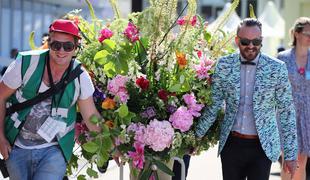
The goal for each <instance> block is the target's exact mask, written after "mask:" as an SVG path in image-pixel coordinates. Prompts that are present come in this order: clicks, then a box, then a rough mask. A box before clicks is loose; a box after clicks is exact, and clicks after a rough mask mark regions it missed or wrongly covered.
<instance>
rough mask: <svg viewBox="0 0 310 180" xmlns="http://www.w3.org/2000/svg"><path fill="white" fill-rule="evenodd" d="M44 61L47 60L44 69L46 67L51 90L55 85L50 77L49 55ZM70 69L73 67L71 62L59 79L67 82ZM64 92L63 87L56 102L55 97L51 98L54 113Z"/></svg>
mask: <svg viewBox="0 0 310 180" xmlns="http://www.w3.org/2000/svg"><path fill="white" fill-rule="evenodd" d="M46 60H47V63H46V67H47V74H48V79H49V84H50V86H51V88H54V87H55V84H54V80H53V76H52V71H51V64H50V58H49V55H47V56H46ZM72 67H73V60H71V61H70V65H69V66H68V68H67V69H66V71H65V72H64V74H63V75H62V77H61V79H64V80H68V77H69V74H70V72H71V70H72ZM64 91H65V87H63V88H62V90H61V92H60V93H61V94H60V96H59V98H58V100H56V97H55V95H53V96H52V105H53V104H55V107H56V112H57V109H58V106H59V104H60V100H61V98H62V96H63V94H64Z"/></svg>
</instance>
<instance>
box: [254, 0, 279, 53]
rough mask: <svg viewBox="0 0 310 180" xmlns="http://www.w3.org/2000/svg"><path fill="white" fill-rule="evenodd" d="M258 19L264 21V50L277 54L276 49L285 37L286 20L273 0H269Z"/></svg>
mask: <svg viewBox="0 0 310 180" xmlns="http://www.w3.org/2000/svg"><path fill="white" fill-rule="evenodd" d="M258 20H259V21H260V22H261V23H262V34H263V37H264V40H263V47H262V51H263V52H266V53H268V54H270V55H276V50H277V48H278V47H279V46H280V45H281V40H282V39H283V38H284V37H285V21H284V19H283V18H282V17H281V15H280V13H279V11H278V9H277V7H276V6H275V4H274V2H273V1H268V3H267V4H266V6H265V8H264V10H263V12H262V14H261V15H260V16H259V17H258Z"/></svg>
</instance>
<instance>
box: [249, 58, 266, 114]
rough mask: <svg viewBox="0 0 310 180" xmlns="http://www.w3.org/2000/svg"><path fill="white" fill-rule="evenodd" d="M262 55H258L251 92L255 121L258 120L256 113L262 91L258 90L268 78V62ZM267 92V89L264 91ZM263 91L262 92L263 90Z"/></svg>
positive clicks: (259, 105)
mask: <svg viewBox="0 0 310 180" xmlns="http://www.w3.org/2000/svg"><path fill="white" fill-rule="evenodd" d="M263 57H264V56H263V55H260V58H259V60H258V64H257V67H256V73H255V83H254V89H253V90H254V92H253V113H254V116H255V120H257V119H258V118H259V114H258V112H259V111H260V109H259V107H262V106H261V104H260V103H261V102H260V101H259V99H260V97H261V96H262V95H263V93H262V90H260V88H263V87H264V86H265V85H264V84H265V83H266V81H264V79H265V78H267V76H268V74H267V73H268V72H269V71H268V70H267V69H268V62H267V60H266V59H265V58H263ZM266 90H267V89H266ZM263 91H264V90H263Z"/></svg>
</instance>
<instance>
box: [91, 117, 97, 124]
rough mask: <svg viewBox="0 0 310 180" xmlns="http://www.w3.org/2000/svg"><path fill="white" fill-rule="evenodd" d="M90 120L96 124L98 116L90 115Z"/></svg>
mask: <svg viewBox="0 0 310 180" xmlns="http://www.w3.org/2000/svg"><path fill="white" fill-rule="evenodd" d="M90 122H91V123H93V124H97V123H98V122H99V118H98V117H97V116H95V115H92V116H91V117H90Z"/></svg>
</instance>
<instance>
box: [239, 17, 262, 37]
mask: <svg viewBox="0 0 310 180" xmlns="http://www.w3.org/2000/svg"><path fill="white" fill-rule="evenodd" d="M242 26H246V27H252V26H257V27H258V28H259V30H260V31H262V23H261V22H259V21H258V20H257V19H255V18H245V19H243V20H242V21H241V22H240V23H239V25H238V27H237V35H238V33H239V31H240V29H241V27H242Z"/></svg>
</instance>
